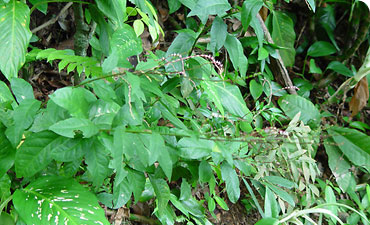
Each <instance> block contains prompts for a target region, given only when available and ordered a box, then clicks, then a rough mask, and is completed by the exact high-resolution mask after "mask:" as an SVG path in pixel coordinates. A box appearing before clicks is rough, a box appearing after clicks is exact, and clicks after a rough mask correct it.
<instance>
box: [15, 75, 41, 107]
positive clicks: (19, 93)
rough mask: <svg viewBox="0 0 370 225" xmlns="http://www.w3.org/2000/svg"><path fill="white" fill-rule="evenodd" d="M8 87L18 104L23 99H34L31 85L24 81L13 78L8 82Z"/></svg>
mask: <svg viewBox="0 0 370 225" xmlns="http://www.w3.org/2000/svg"><path fill="white" fill-rule="evenodd" d="M10 85H11V87H12V91H13V93H14V95H15V97H16V98H17V102H18V103H21V102H22V101H23V100H24V99H35V97H34V96H33V88H32V86H31V84H30V83H28V82H27V81H25V80H24V79H21V78H17V77H13V78H12V79H11V80H10Z"/></svg>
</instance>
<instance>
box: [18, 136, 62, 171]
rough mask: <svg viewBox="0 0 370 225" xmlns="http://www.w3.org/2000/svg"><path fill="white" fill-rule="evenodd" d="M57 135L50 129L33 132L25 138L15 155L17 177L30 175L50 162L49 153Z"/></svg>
mask: <svg viewBox="0 0 370 225" xmlns="http://www.w3.org/2000/svg"><path fill="white" fill-rule="evenodd" d="M57 137H58V136H57V135H56V134H54V133H53V132H50V131H42V132H40V133H33V134H31V135H30V136H29V137H27V138H26V140H25V141H24V143H23V144H22V145H21V147H20V148H19V149H18V150H17V152H16V155H15V171H16V174H17V177H31V176H33V175H35V174H36V173H37V172H39V171H40V170H42V169H44V168H45V167H46V166H47V165H48V164H49V163H50V162H51V154H50V152H52V150H53V149H54V147H55V146H56V145H57V144H56V143H58V140H57V139H56V138H57Z"/></svg>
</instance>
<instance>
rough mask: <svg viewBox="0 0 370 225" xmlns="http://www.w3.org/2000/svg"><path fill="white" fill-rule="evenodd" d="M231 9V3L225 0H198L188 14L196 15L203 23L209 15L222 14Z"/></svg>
mask: <svg viewBox="0 0 370 225" xmlns="http://www.w3.org/2000/svg"><path fill="white" fill-rule="evenodd" d="M229 9H231V5H230V4H229V2H228V1H227V0H213V1H208V0H199V1H198V2H197V4H196V5H195V6H194V8H192V9H191V12H190V13H189V14H188V17H190V16H198V17H199V18H200V20H201V21H202V23H203V24H206V22H207V19H208V16H209V15H223V14H224V13H225V12H226V11H228V10H229Z"/></svg>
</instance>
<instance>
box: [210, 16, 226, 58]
mask: <svg viewBox="0 0 370 225" xmlns="http://www.w3.org/2000/svg"><path fill="white" fill-rule="evenodd" d="M210 33H211V42H210V44H209V49H210V50H211V51H212V52H213V53H215V52H217V51H218V50H220V48H221V47H222V46H223V45H224V43H225V41H226V35H227V25H226V24H225V23H224V21H223V20H222V19H221V17H219V16H216V17H215V19H214V20H213V23H212V27H211V32H210Z"/></svg>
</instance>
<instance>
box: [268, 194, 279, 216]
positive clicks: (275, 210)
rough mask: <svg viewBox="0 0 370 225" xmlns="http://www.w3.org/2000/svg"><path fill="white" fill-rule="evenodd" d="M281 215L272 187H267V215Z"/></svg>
mask: <svg viewBox="0 0 370 225" xmlns="http://www.w3.org/2000/svg"><path fill="white" fill-rule="evenodd" d="M278 215H279V207H278V204H277V202H276V197H275V195H274V193H273V192H272V191H271V190H270V188H268V187H266V192H265V216H266V217H273V218H276V217H277V216H278Z"/></svg>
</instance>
